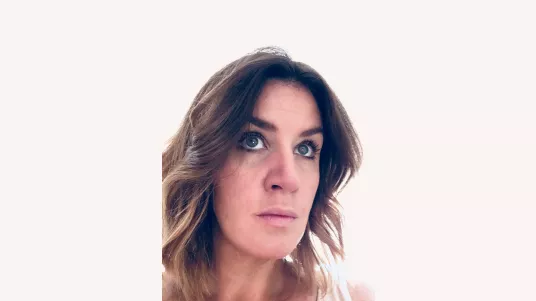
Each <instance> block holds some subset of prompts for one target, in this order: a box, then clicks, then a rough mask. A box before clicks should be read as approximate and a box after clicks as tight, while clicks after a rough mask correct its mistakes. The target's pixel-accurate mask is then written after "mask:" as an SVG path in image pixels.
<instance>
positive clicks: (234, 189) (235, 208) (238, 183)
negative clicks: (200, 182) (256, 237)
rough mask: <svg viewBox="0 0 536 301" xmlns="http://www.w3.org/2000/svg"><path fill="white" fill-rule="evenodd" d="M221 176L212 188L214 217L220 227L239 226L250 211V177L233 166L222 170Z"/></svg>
mask: <svg viewBox="0 0 536 301" xmlns="http://www.w3.org/2000/svg"><path fill="white" fill-rule="evenodd" d="M221 175H222V176H221V177H220V178H219V179H218V181H217V183H216V187H215V188H214V211H215V213H216V217H217V218H218V221H219V223H220V226H222V227H225V225H231V224H232V225H235V224H239V223H240V222H241V221H242V220H243V219H244V217H245V216H248V214H250V211H251V210H252V208H251V202H250V201H248V200H249V199H251V198H252V195H251V186H252V185H251V177H250V176H248V174H247V173H246V172H245V171H244V170H240V169H239V168H236V167H235V166H232V167H229V168H224V169H222V172H221ZM248 188H249V189H248Z"/></svg>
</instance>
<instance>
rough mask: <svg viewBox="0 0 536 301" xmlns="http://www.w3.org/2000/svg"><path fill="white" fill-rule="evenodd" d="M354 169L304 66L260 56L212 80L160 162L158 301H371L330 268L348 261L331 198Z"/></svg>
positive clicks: (349, 142) (354, 144) (340, 116)
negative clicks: (337, 278)
mask: <svg viewBox="0 0 536 301" xmlns="http://www.w3.org/2000/svg"><path fill="white" fill-rule="evenodd" d="M360 162H361V148H360V144H359V141H358V137H357V134H356V133H355V131H354V129H353V127H352V125H351V122H350V120H349V118H348V116H347V114H346V112H345V110H344V108H343V107H342V105H341V103H340V102H339V100H338V99H337V97H336V96H335V94H334V93H333V91H331V89H330V88H329V86H328V85H327V83H326V82H325V81H324V79H323V78H322V77H321V76H320V75H319V74H318V73H317V72H316V71H315V70H313V69H312V68H311V67H309V66H308V65H306V64H303V63H300V62H295V61H293V60H291V59H290V57H289V56H288V55H287V54H285V53H284V52H283V51H281V50H279V49H277V48H263V49H260V50H258V51H256V52H254V53H251V54H248V55H246V56H244V57H242V58H240V59H238V60H236V61H234V62H232V63H230V64H229V65H227V66H226V67H224V68H223V69H221V70H220V71H218V72H217V73H216V74H214V75H213V76H212V77H211V78H210V80H209V81H208V82H207V83H206V84H205V85H204V86H203V87H202V88H201V91H200V92H199V93H198V94H197V96H196V97H195V100H194V102H193V104H192V105H191V107H190V109H189V111H188V113H187V116H186V118H185V119H184V121H183V123H182V125H181V126H180V129H179V131H178V132H177V133H176V135H175V136H174V137H173V138H172V139H171V143H170V144H169V146H168V147H167V149H166V150H165V152H164V153H163V156H162V176H163V183H162V185H163V248H162V261H163V265H164V267H165V273H164V277H163V299H164V300H169V301H171V300H173V301H178V300H180V301H193V300H195V301H202V300H219V301H223V300H248V301H249V300H252V301H253V300H343V299H344V298H346V299H347V300H348V299H351V300H369V299H368V296H367V294H366V292H365V291H363V290H362V289H360V288H358V287H355V286H348V285H347V284H346V283H341V282H339V283H336V282H335V281H334V280H333V277H332V275H331V274H330V273H329V271H328V270H327V268H326V264H328V263H329V262H328V261H326V258H328V259H329V258H331V259H332V260H342V259H343V257H344V252H343V240H342V236H341V213H340V211H339V207H338V202H337V200H336V198H335V193H336V192H337V191H338V190H339V189H340V188H342V187H343V186H344V185H345V183H346V181H348V179H349V178H351V177H352V176H354V174H355V173H356V172H357V170H358V168H359V165H360ZM315 240H316V241H318V243H317V244H316V245H315V244H314V241H315ZM323 249H324V250H325V253H322V252H323ZM348 288H349V289H348Z"/></svg>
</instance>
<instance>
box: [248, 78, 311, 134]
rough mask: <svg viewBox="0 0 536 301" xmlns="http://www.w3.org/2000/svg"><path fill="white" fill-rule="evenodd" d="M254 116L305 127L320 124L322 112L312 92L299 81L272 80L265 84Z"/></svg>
mask: <svg viewBox="0 0 536 301" xmlns="http://www.w3.org/2000/svg"><path fill="white" fill-rule="evenodd" d="M253 116H255V117H258V118H262V119H266V120H269V121H271V122H273V123H276V124H278V123H288V122H290V121H291V122H292V124H294V125H299V126H303V127H308V126H320V125H321V119H320V112H319V111H318V105H317V103H316V101H315V98H314V96H313V95H312V94H311V92H310V91H309V90H308V89H307V88H305V87H303V86H301V85H300V84H297V83H286V82H282V81H278V80H271V81H268V82H267V83H266V85H265V86H264V88H263V90H262V92H261V94H260V96H259V99H258V100H257V103H256V104H255V109H254V111H253Z"/></svg>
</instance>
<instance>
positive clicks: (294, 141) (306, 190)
mask: <svg viewBox="0 0 536 301" xmlns="http://www.w3.org/2000/svg"><path fill="white" fill-rule="evenodd" d="M253 116H254V118H253V119H252V120H251V122H250V123H249V124H248V125H247V126H246V127H245V128H244V129H243V132H242V138H241V139H240V141H239V143H238V145H236V147H234V148H233V150H232V151H231V152H230V154H229V156H228V158H227V160H226V162H225V164H224V166H223V168H222V169H221V170H220V171H219V173H218V175H217V182H216V187H215V198H214V210H215V213H216V217H217V220H218V224H219V226H220V234H221V236H220V238H223V239H224V241H225V243H229V244H231V245H232V246H233V247H234V248H236V249H237V250H239V251H241V252H245V253H247V254H249V255H252V256H255V257H259V258H265V259H269V258H271V259H273V258H283V257H285V256H286V255H288V254H289V253H290V252H292V250H293V249H294V248H295V247H296V245H297V244H298V242H299V241H300V239H301V238H302V236H303V233H304V231H305V227H306V225H307V221H308V218H309V212H310V210H311V206H312V204H313V199H314V197H315V194H316V190H317V188H318V182H319V159H320V158H319V157H320V149H321V148H322V142H323V136H322V130H321V126H322V122H321V119H320V114H319V111H318V107H317V105H316V102H315V99H314V98H313V96H312V95H311V93H310V92H309V91H308V90H307V89H305V88H302V87H301V86H298V85H296V84H292V85H291V84H288V83H283V82H280V81H269V82H268V83H267V84H266V85H265V87H264V89H263V91H262V93H261V95H260V97H259V99H258V101H257V103H256V106H255V109H254V112H253Z"/></svg>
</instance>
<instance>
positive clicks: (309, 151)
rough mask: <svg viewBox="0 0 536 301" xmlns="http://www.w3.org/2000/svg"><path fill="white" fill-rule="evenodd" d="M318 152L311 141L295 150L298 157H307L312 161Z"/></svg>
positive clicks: (305, 142)
mask: <svg viewBox="0 0 536 301" xmlns="http://www.w3.org/2000/svg"><path fill="white" fill-rule="evenodd" d="M317 152H318V146H317V145H316V143H315V142H313V141H310V140H308V141H304V142H303V143H302V144H300V145H298V147H297V148H296V153H297V154H298V155H301V156H304V157H307V158H309V159H314V158H315V156H316V153H317Z"/></svg>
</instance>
